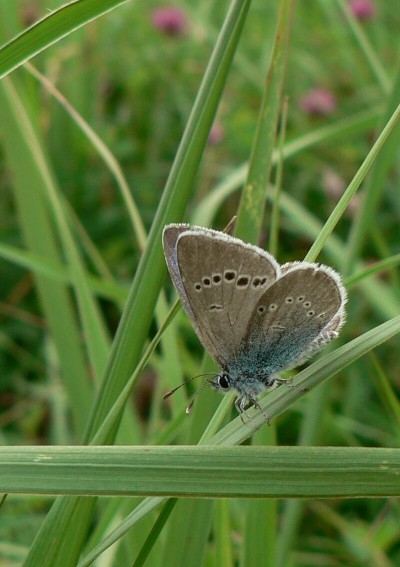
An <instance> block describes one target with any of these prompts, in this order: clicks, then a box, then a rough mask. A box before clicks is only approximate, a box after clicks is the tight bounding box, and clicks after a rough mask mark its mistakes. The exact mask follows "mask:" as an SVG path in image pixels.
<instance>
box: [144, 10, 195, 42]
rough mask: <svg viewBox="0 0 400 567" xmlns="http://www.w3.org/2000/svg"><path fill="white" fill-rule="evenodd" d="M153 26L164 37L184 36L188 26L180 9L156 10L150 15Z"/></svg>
mask: <svg viewBox="0 0 400 567" xmlns="http://www.w3.org/2000/svg"><path fill="white" fill-rule="evenodd" d="M151 21H152V23H153V26H154V27H155V28H156V29H157V30H158V31H160V32H162V33H165V34H166V35H174V36H179V35H185V33H186V31H187V28H188V24H187V20H186V17H185V14H184V13H183V12H182V10H181V9H180V8H175V7H174V6H170V7H168V8H156V9H155V10H153V12H152V14H151Z"/></svg>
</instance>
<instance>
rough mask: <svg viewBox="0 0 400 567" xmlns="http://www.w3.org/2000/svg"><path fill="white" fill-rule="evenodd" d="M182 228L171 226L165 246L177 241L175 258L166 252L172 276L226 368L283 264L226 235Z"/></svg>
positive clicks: (204, 340) (199, 331) (204, 339)
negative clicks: (252, 315) (251, 318)
mask: <svg viewBox="0 0 400 567" xmlns="http://www.w3.org/2000/svg"><path fill="white" fill-rule="evenodd" d="M177 226H178V227H179V225H172V227H171V229H170V228H169V227H167V229H166V231H165V233H166V234H165V236H164V247H165V248H166V246H168V243H172V242H173V240H174V239H176V240H175V241H176V244H175V248H176V254H175V256H174V255H172V259H169V258H168V255H167V254H166V255H167V262H168V266H169V269H170V273H171V277H172V279H173V280H174V283H175V278H176V279H177V280H179V281H178V285H177V283H175V286H176V287H177V290H178V292H179V295H180V296H181V299H182V303H183V305H184V306H185V308H186V311H187V313H188V315H189V317H190V318H191V320H192V322H193V324H194V327H195V330H196V332H197V334H198V336H199V338H200V340H201V342H202V343H203V345H204V347H205V348H206V349H207V350H208V351H209V353H210V354H211V355H212V356H213V358H214V359H215V360H216V361H217V362H218V363H219V364H220V365H221V366H222V367H225V366H226V365H227V363H228V362H229V360H232V358H234V357H236V355H237V353H238V351H239V349H240V345H241V343H242V340H243V337H244V336H245V334H246V329H247V326H248V322H249V319H250V317H251V314H252V312H253V309H254V306H255V305H256V303H257V302H258V300H259V298H260V297H261V296H262V295H263V293H264V292H265V290H266V289H268V287H269V286H270V285H271V284H272V283H273V282H274V281H275V280H276V278H277V276H278V275H279V273H280V272H279V265H278V264H277V262H276V261H275V260H274V258H273V257H271V256H270V255H268V254H267V253H262V252H261V253H260V251H259V249H256V248H255V247H252V246H250V245H244V244H243V242H241V241H239V240H237V239H235V238H232V237H230V236H228V235H225V234H223V233H220V232H215V231H212V230H206V229H200V228H198V229H197V228H196V227H193V228H190V229H188V227H185V228H184V229H182V230H179V228H177ZM169 230H171V233H169ZM174 258H175V259H174ZM174 272H175V278H174Z"/></svg>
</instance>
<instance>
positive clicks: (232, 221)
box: [222, 215, 237, 234]
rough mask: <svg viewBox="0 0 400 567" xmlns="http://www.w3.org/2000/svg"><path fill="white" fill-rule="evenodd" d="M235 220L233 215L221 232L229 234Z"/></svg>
mask: <svg viewBox="0 0 400 567" xmlns="http://www.w3.org/2000/svg"><path fill="white" fill-rule="evenodd" d="M236 219H237V216H236V215H233V217H232V218H231V220H230V221H229V222H228V224H227V225H226V227H225V228H224V230H223V231H222V232H225V234H229V233H230V232H231V230H232V229H233V227H234V225H235V222H236Z"/></svg>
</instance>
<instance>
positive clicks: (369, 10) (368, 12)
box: [349, 0, 376, 21]
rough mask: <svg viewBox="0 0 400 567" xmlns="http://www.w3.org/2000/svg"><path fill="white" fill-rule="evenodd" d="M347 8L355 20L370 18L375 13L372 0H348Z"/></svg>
mask: <svg viewBox="0 0 400 567" xmlns="http://www.w3.org/2000/svg"><path fill="white" fill-rule="evenodd" d="M349 8H350V12H351V13H352V14H353V16H354V17H355V18H357V20H363V21H365V20H372V18H373V17H374V16H375V13H376V6H375V4H374V2H373V0H350V2H349Z"/></svg>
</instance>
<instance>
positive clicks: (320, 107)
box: [300, 87, 337, 116]
mask: <svg viewBox="0 0 400 567" xmlns="http://www.w3.org/2000/svg"><path fill="white" fill-rule="evenodd" d="M336 106H337V103H336V97H335V95H334V94H333V93H332V92H331V91H329V90H328V89H325V88H323V87H314V88H313V89H311V90H310V91H308V93H306V94H305V95H304V96H303V97H302V98H301V99H300V108H301V109H302V110H303V111H304V112H306V113H307V114H314V115H317V116H329V114H332V112H334V111H335V110H336Z"/></svg>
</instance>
